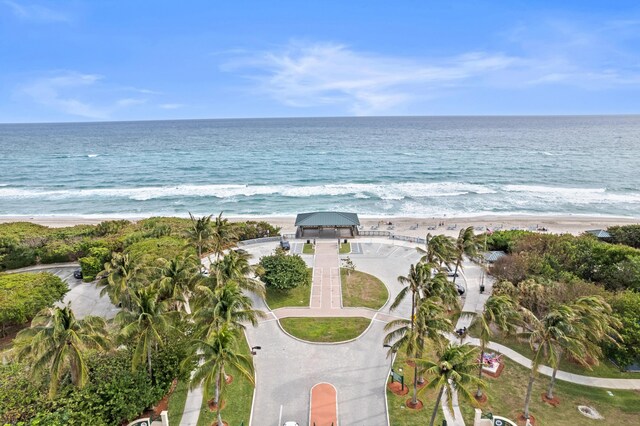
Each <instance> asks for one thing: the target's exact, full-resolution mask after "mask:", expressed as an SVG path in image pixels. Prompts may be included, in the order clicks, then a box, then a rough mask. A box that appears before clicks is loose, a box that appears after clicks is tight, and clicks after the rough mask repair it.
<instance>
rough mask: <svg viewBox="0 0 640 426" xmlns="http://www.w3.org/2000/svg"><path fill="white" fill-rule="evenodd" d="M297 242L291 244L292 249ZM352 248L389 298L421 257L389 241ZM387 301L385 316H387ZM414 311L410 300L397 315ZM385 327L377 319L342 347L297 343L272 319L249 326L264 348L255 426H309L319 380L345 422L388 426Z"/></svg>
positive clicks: (254, 342)
mask: <svg viewBox="0 0 640 426" xmlns="http://www.w3.org/2000/svg"><path fill="white" fill-rule="evenodd" d="M295 243H296V242H293V241H292V247H294V244H295ZM351 244H352V246H351V247H352V253H350V254H349V255H348V256H349V257H351V259H352V260H353V262H354V264H355V265H356V268H357V269H358V270H361V271H363V272H367V273H370V274H372V275H375V276H376V277H378V278H380V279H381V280H382V281H383V282H384V283H385V285H386V286H387V288H388V289H389V293H390V300H393V298H395V296H396V295H397V294H398V292H399V291H400V290H401V289H402V285H400V284H399V283H398V282H397V277H398V275H406V273H407V272H408V270H409V265H410V264H411V263H415V262H417V261H418V260H419V259H420V255H419V253H417V251H416V250H415V248H411V247H406V246H403V245H394V244H392V243H391V241H389V244H385V243H375V242H373V243H372V242H357V243H354V242H353V241H352V242H351ZM244 248H245V249H247V250H248V251H249V252H250V253H252V254H255V255H259V253H261V252H263V251H264V248H260V247H244ZM354 248H355V250H354ZM336 250H337V248H336ZM346 256H347V255H342V256H341V257H342V258H345V257H346ZM303 258H304V259H305V260H306V261H307V263H308V264H310V263H312V261H313V256H303ZM389 303H390V302H388V303H387V305H385V306H384V307H383V308H382V309H381V311H382V312H388V305H389ZM254 306H256V307H257V308H261V309H266V306H265V305H264V303H263V302H261V301H259V300H255V301H254ZM410 311H411V309H410V300H408V299H407V300H406V301H405V302H404V303H403V304H402V305H401V306H400V307H399V308H398V309H397V310H396V311H394V312H393V315H394V316H396V315H399V316H408V315H409V313H410ZM382 317H385V316H384V315H383V316H382ZM387 318H388V317H387ZM385 323H386V322H384V321H379V320H373V322H372V324H371V327H370V328H369V329H368V330H367V332H366V333H365V334H364V335H362V336H361V337H360V338H358V339H357V340H356V341H354V342H349V343H344V344H339V345H327V344H312V343H305V342H301V341H299V340H296V339H293V338H291V337H289V336H287V335H286V334H284V333H283V332H282V330H281V329H280V327H279V326H278V323H277V321H276V320H275V317H274V316H273V315H270V316H269V319H268V320H266V321H262V322H260V324H259V326H258V327H256V328H253V327H249V328H248V329H247V337H248V339H249V344H250V345H251V346H261V347H262V350H260V351H258V352H257V355H256V356H255V358H254V362H255V366H256V374H257V381H256V383H257V384H256V394H255V404H254V407H253V421H252V425H254V426H255V425H260V426H262V425H269V426H270V425H273V426H276V425H278V421H279V420H281V421H282V422H285V421H289V420H293V421H297V422H298V423H299V424H300V425H306V424H307V423H308V421H309V398H310V397H309V391H310V389H311V387H312V386H313V385H315V384H316V383H318V382H328V383H331V384H333V385H335V387H336V389H337V391H338V415H339V422H340V423H341V424H344V425H365V426H370V425H386V424H388V423H387V412H386V401H385V398H384V395H385V390H384V384H385V381H386V378H387V375H388V373H389V368H390V360H389V359H388V358H387V357H386V349H385V348H383V347H382V342H383V339H384V335H385V334H386V332H385V331H384V325H385ZM281 407H282V408H281ZM281 409H282V418H281V419H280V410H281Z"/></svg>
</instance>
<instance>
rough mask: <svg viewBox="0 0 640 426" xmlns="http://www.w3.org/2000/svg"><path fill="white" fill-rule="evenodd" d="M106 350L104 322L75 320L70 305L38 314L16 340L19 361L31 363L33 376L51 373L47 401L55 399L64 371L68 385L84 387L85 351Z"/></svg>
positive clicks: (87, 374)
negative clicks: (66, 373) (91, 349)
mask: <svg viewBox="0 0 640 426" xmlns="http://www.w3.org/2000/svg"><path fill="white" fill-rule="evenodd" d="M108 347H109V340H108V339H107V332H106V330H105V322H104V320H103V319H102V318H100V317H93V316H88V317H85V318H84V319H82V320H76V317H75V315H74V314H73V311H72V310H71V307H70V306H69V305H67V306H65V307H63V308H59V307H55V308H50V309H45V310H43V311H41V312H40V313H39V314H38V315H37V316H36V317H35V318H34V319H33V321H32V322H31V327H30V328H28V329H26V330H22V331H21V332H20V333H18V335H17V337H16V340H15V348H16V352H17V357H18V359H20V360H22V359H32V360H33V364H32V365H31V369H32V372H33V373H34V374H36V375H37V374H40V373H42V372H45V371H48V372H50V374H51V378H50V382H49V398H53V397H54V396H55V394H56V392H57V390H58V384H59V382H60V380H61V379H62V377H63V374H64V373H65V372H66V371H67V370H69V372H70V374H71V383H73V384H74V385H75V386H77V387H79V388H82V387H84V385H85V384H86V383H87V381H88V379H89V373H88V369H87V364H86V361H85V357H84V351H85V350H86V349H88V348H97V349H107V348H108Z"/></svg>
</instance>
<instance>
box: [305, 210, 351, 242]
mask: <svg viewBox="0 0 640 426" xmlns="http://www.w3.org/2000/svg"><path fill="white" fill-rule="evenodd" d="M359 225H360V219H358V215H357V214H356V213H344V212H313V213H300V214H298V216H297V217H296V227H297V230H296V237H298V238H303V237H306V238H352V237H355V236H356V235H358V226H359Z"/></svg>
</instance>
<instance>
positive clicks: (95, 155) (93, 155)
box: [87, 154, 100, 158]
mask: <svg viewBox="0 0 640 426" xmlns="http://www.w3.org/2000/svg"><path fill="white" fill-rule="evenodd" d="M98 155H100V154H89V155H87V157H89V158H95V157H97V156H98Z"/></svg>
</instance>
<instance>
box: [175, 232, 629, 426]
mask: <svg viewBox="0 0 640 426" xmlns="http://www.w3.org/2000/svg"><path fill="white" fill-rule="evenodd" d="M358 243H359V245H360V248H361V252H360V253H352V254H350V257H351V259H352V260H353V262H354V264H355V265H356V268H357V269H358V270H361V271H363V272H367V273H370V274H372V275H374V276H376V277H378V278H379V279H381V280H382V281H383V282H384V283H385V285H386V286H387V288H388V290H389V300H393V299H394V298H395V296H396V295H397V293H398V292H399V291H400V290H401V289H402V285H400V284H399V283H398V282H397V277H398V276H399V275H406V273H407V271H408V269H409V265H410V264H411V263H414V264H415V263H416V262H417V261H418V260H419V258H420V255H419V254H418V253H417V251H416V249H415V248H416V245H415V244H412V243H407V242H402V241H393V240H388V239H383V238H367V239H364V238H361V239H359V240H358ZM245 249H247V250H248V251H249V252H250V253H252V254H255V255H260V254H264V253H265V252H268V251H269V250H272V248H270V246H269V243H266V244H256V245H255V246H249V247H245ZM337 250H338V249H337V244H336V242H335V241H331V242H323V241H319V242H318V244H317V245H316V255H315V259H314V262H315V265H317V267H318V269H317V270H314V280H313V285H314V286H320V287H319V289H318V290H315V289H314V290H312V291H315V293H313V294H315V295H316V296H320V297H319V298H318V300H319V304H318V302H317V301H316V303H315V305H310V307H309V308H282V309H276V310H274V311H270V310H269V309H268V307H267V306H266V305H265V303H264V301H262V300H260V299H258V298H254V307H255V308H256V309H261V310H264V311H265V312H267V314H268V316H267V318H266V319H264V320H262V321H260V323H259V325H258V326H257V327H248V328H247V330H246V335H247V339H248V342H249V345H250V346H258V345H259V346H262V350H261V351H259V352H258V354H257V355H256V357H255V358H254V365H255V368H256V389H255V392H254V402H253V408H252V422H251V424H252V425H258V424H275V423H276V421H277V420H278V419H279V415H280V413H282V421H283V422H284V421H288V420H294V421H297V422H298V423H300V424H305V423H306V421H308V419H309V404H310V394H309V391H310V389H311V388H312V387H313V386H314V385H315V384H316V383H318V381H319V380H320V381H326V382H328V383H331V384H332V385H334V386H335V387H336V389H337V402H338V404H337V407H338V416H339V419H338V420H339V421H340V423H342V424H380V425H382V424H387V425H388V424H389V423H388V417H387V416H388V414H387V402H386V390H385V389H386V387H385V384H386V382H387V378H388V375H389V369H390V360H389V359H388V358H387V352H386V349H385V348H383V347H382V341H383V338H384V335H385V334H386V331H385V330H384V325H385V324H386V323H387V322H388V321H389V320H391V319H394V318H409V313H410V306H409V302H408V301H405V303H403V304H401V305H400V306H399V307H398V309H396V310H395V311H394V312H393V313H390V312H389V310H388V307H389V304H390V301H387V303H386V304H385V306H383V307H382V308H381V309H380V310H379V311H377V312H376V311H374V310H371V309H365V308H342V307H341V304H337V303H336V301H335V300H336V299H335V298H333V297H326V296H327V295H333V294H336V293H335V289H334V288H333V287H335V286H336V284H339V283H340V281H339V275H336V274H332V273H331V271H332V268H339V264H340V263H339V262H340V256H339V255H338V254H337ZM320 268H321V269H320ZM336 279H337V281H336ZM481 280H482V270H481V268H480V266H479V265H476V264H474V263H471V262H469V261H466V262H465V263H464V271H463V272H462V273H461V274H460V278H459V281H458V282H460V283H461V284H462V283H464V285H465V287H466V299H465V303H464V307H463V312H465V313H480V312H482V310H483V309H484V303H485V302H486V299H487V298H488V297H489V295H490V292H491V288H492V281H491V280H490V278H487V277H485V278H484V283H485V286H486V291H485V293H484V294H481V293H480V290H479V289H480V282H481ZM332 284H333V285H332ZM323 294H324V296H325V297H323ZM312 301H313V298H312ZM337 306H340V307H337ZM291 316H299V317H303V316H305V317H323V316H342V317H344V316H361V317H365V318H371V319H372V322H371V325H370V326H369V328H368V329H367V331H365V333H363V334H362V335H361V336H360V337H359V338H357V339H356V340H354V341H351V342H347V343H341V344H316V343H309V342H303V341H300V340H298V339H295V338H292V337H290V336H288V335H287V334H285V333H284V332H283V331H282V329H281V328H280V327H279V324H278V319H279V318H285V317H291ZM471 319H472V316H470V315H469V316H465V315H462V316H461V318H460V321H459V322H458V324H457V328H460V327H463V326H467V327H468V326H469V325H470V322H471ZM450 338H451V340H452V341H454V340H455V341H459V339H458V338H457V337H455V336H453V335H452V336H450ZM465 342H467V343H470V344H473V345H478V344H479V342H478V340H477V339H473V338H467V339H466V340H465ZM489 348H490V349H492V350H495V351H498V352H501V353H502V354H504V356H506V357H508V358H510V359H512V360H513V361H515V362H517V363H519V364H521V365H523V366H525V367H527V368H530V367H531V361H530V360H529V359H527V358H526V357H524V356H522V355H520V354H519V353H517V352H515V351H513V350H511V349H509V348H508V347H505V346H502V345H499V344H496V343H493V342H491V343H490V344H489ZM539 371H540V373H542V374H544V375H547V376H549V375H551V369H550V368H549V367H546V366H542V367H540V370H539ZM557 377H558V379H560V380H565V381H569V382H573V383H577V384H583V385H588V386H596V387H603V388H613V389H640V379H608V378H597V377H589V376H581V375H575V374H570V373H566V372H562V371H559V372H558V375H557ZM443 403H444V401H443ZM201 404H202V394H201V393H200V392H198V389H195V390H194V391H193V392H189V395H188V397H187V405H186V406H185V411H184V415H183V418H182V421H181V423H180V425H181V426H196V425H197V421H198V415H199V410H198V407H200V406H201ZM453 405H454V414H455V418H454V417H453V416H452V415H451V413H449V412H448V409H445V410H444V411H445V418H446V419H447V422H448V424H449V425H464V421H463V420H462V414H461V412H460V408H459V406H458V401H457V397H455V398H454V400H453Z"/></svg>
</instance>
